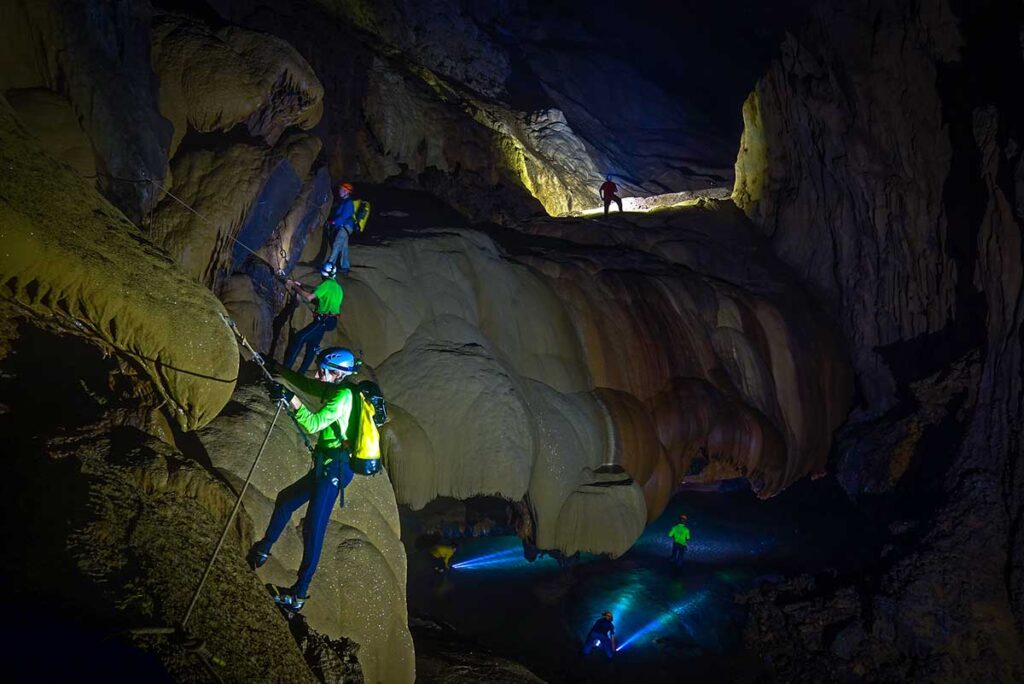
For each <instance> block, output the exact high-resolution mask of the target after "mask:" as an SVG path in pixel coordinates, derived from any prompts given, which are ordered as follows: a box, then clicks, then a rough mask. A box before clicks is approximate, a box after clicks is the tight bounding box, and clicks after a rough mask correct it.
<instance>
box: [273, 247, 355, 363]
mask: <svg viewBox="0 0 1024 684" xmlns="http://www.w3.org/2000/svg"><path fill="white" fill-rule="evenodd" d="M320 275H321V276H322V277H323V282H321V283H320V284H319V285H317V286H316V289H315V290H313V291H312V292H307V291H306V290H304V289H302V283H300V282H299V281H297V280H288V281H286V282H285V287H287V288H289V289H291V290H294V291H295V293H296V294H297V295H298V296H299V297H302V298H303V299H305V300H306V301H307V302H310V303H312V304H313V305H314V306H316V313H315V314H314V315H313V322H312V323H310V324H309V325H307V326H306V327H305V328H303V329H302V330H300V331H299V332H297V333H295V336H294V337H292V341H291V344H289V345H288V351H287V352H286V353H285V355H284V365H285V366H287V367H288V368H289V369H291V367H292V366H293V365H294V364H295V358H296V357H297V356H298V355H299V349H301V348H302V347H303V346H305V347H306V353H305V355H304V356H303V357H302V365H301V366H299V374H300V375H305V374H306V371H307V370H309V365H310V364H311V363H312V362H313V358H314V357H315V356H316V353H317V352H318V351H319V350H320V342H321V341H322V340H323V339H324V334H325V333H327V332H330V331H331V330H334V329H335V328H337V327H338V315H339V314H340V313H341V300H342V298H343V297H344V296H345V293H344V292H343V291H342V289H341V285H339V284H338V281H337V280H335V279H334V276H335V270H334V264H324V267H323V268H322V269H320Z"/></svg>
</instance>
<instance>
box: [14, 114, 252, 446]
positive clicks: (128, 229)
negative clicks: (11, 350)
mask: <svg viewBox="0 0 1024 684" xmlns="http://www.w3.org/2000/svg"><path fill="white" fill-rule="evenodd" d="M0 136H2V138H3V141H4V145H3V149H0V160H2V168H0V196H2V197H3V204H2V205H0V213H2V222H0V240H2V241H3V244H4V250H3V253H0V281H2V282H3V296H4V298H5V299H6V300H7V301H9V302H12V303H14V304H16V305H18V306H20V307H22V308H24V309H25V310H26V311H29V312H31V313H32V315H33V316H36V317H39V318H42V319H45V320H47V321H52V322H53V323H55V324H57V325H60V326H62V327H64V328H66V329H67V330H69V331H70V332H72V333H74V334H77V335H80V336H83V337H85V338H86V339H88V340H89V341H90V342H91V343H93V344H96V345H98V346H99V347H101V348H103V349H106V350H108V351H109V352H112V353H115V354H117V355H118V356H119V357H121V358H124V359H125V360H126V361H127V362H129V363H130V364H131V365H132V366H133V367H134V368H136V369H137V371H138V372H139V373H140V374H142V375H144V376H145V377H146V378H148V380H149V381H150V382H151V383H152V390H153V392H154V394H155V396H158V397H159V398H161V399H162V400H163V401H164V402H165V403H166V404H167V407H168V414H169V415H170V416H171V417H172V419H173V420H174V421H175V422H176V423H177V424H178V425H179V426H180V427H181V428H182V429H185V430H193V429H195V428H197V427H201V426H202V425H205V424H206V423H208V422H209V421H210V420H212V419H213V417H214V416H216V415H217V413H218V412H219V411H220V409H221V408H222V407H223V406H224V404H225V403H226V402H227V400H228V397H230V396H231V392H232V391H233V390H234V387H235V379H236V377H237V374H238V354H237V351H236V347H235V343H234V341H233V340H232V339H231V335H230V333H229V331H227V330H226V329H225V328H224V326H223V324H222V323H221V322H220V315H221V314H222V313H223V311H224V308H223V306H222V305H221V304H220V302H219V301H217V299H216V298H215V297H214V296H213V295H211V294H210V292H209V291H208V290H206V289H205V288H203V287H201V286H199V285H197V284H195V283H194V282H192V281H191V280H190V279H189V278H187V277H186V276H185V275H184V274H182V273H181V271H180V270H179V269H178V268H177V267H176V265H175V264H174V263H173V262H172V261H171V260H170V259H168V258H167V255H166V254H164V253H162V252H160V251H159V250H158V249H156V248H155V247H154V246H153V245H152V244H150V243H148V242H147V241H146V240H145V238H144V237H143V236H142V234H141V233H140V231H139V230H138V229H137V228H136V227H135V226H133V225H132V224H131V223H129V222H128V221H127V220H126V219H125V218H124V216H123V215H121V214H120V212H118V211H117V209H115V208H114V207H112V206H111V205H110V204H108V203H107V202H105V201H103V200H102V198H100V197H99V196H97V194H96V192H95V191H94V190H93V189H91V188H90V187H89V185H88V183H87V182H86V181H84V180H82V179H80V178H77V177H76V176H75V175H74V174H71V173H67V172H64V173H54V163H53V161H52V160H51V159H50V158H49V157H47V156H46V154H45V152H43V151H42V150H41V149H40V148H39V147H38V146H36V145H34V144H33V143H32V142H31V141H30V140H29V137H30V136H29V133H28V132H27V131H26V130H25V129H24V128H23V127H22V125H21V124H20V123H19V121H18V120H17V119H16V118H15V115H14V112H13V111H12V110H11V108H10V107H9V106H8V105H7V102H6V100H3V99H0Z"/></svg>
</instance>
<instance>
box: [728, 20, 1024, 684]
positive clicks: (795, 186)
mask: <svg viewBox="0 0 1024 684" xmlns="http://www.w3.org/2000/svg"><path fill="white" fill-rule="evenodd" d="M1022 19H1024V16H1022V11H1021V6H1020V3H1015V2H998V1H994V0H993V1H988V2H978V3H966V2H958V1H955V0H934V1H929V2H872V1H867V2H857V3H853V4H850V3H833V2H824V3H821V6H820V7H819V10H818V13H817V14H816V15H815V17H814V19H813V20H812V21H811V22H810V24H809V25H808V27H807V28H806V29H805V30H804V31H802V32H799V33H796V34H795V35H793V36H791V37H790V38H788V39H787V41H786V43H785V44H784V46H783V52H782V55H781V57H780V58H779V60H778V61H777V62H776V63H775V64H774V66H773V67H772V68H771V69H770V70H769V71H768V73H767V74H766V75H765V76H764V78H763V79H762V80H761V81H760V82H759V83H758V85H757V88H756V90H755V91H754V93H752V94H751V96H750V98H749V100H748V101H747V104H746V105H745V107H744V118H745V120H746V129H745V132H744V137H743V143H742V147H741V151H740V155H739V159H738V161H737V166H736V172H737V183H736V190H735V193H734V198H735V200H736V202H737V204H739V205H740V206H742V207H743V209H744V210H745V211H746V212H747V214H748V215H749V216H750V217H751V218H752V219H753V221H754V223H755V224H756V225H757V226H758V228H759V230H760V231H761V232H762V233H763V234H764V235H765V236H766V238H767V239H768V240H769V241H770V244H771V246H772V249H773V250H774V251H775V252H776V253H777V254H778V255H779V257H780V258H781V259H782V260H783V261H785V262H786V263H787V264H789V265H790V266H792V267H793V268H794V270H795V271H796V272H797V273H798V274H799V276H800V277H801V279H802V280H803V281H804V282H805V283H807V285H808V287H809V288H810V289H811V290H812V291H813V292H814V293H815V295H816V296H817V297H818V298H819V300H820V301H821V302H823V303H824V305H825V307H826V309H827V311H828V312H829V313H830V315H831V316H832V317H833V318H834V319H835V320H836V321H837V322H838V323H839V324H840V326H841V327H842V330H843V333H844V337H845V339H846V345H847V347H848V348H849V350H850V354H851V360H852V363H853V367H854V369H855V372H856V377H857V388H858V397H857V404H856V408H855V411H854V414H853V415H852V418H851V421H850V423H849V424H848V425H847V426H846V427H845V428H844V429H843V431H842V432H841V433H840V435H839V437H838V440H837V446H836V459H835V464H834V467H835V470H836V475H837V477H838V478H839V480H840V482H842V483H843V485H844V486H845V487H846V489H847V491H848V492H849V493H850V494H851V496H854V497H855V498H857V499H858V500H860V501H861V502H862V503H863V504H864V505H865V506H866V507H868V508H869V509H873V510H876V511H881V513H879V515H880V520H881V521H882V523H883V524H888V526H889V527H888V533H887V534H885V535H883V537H884V543H883V545H881V546H882V548H883V549H884V550H883V552H882V555H881V557H880V558H879V560H878V562H877V569H876V570H875V571H874V574H875V576H874V577H872V578H871V579H870V581H869V583H868V585H867V586H864V585H861V586H859V587H857V588H856V589H855V591H853V594H852V595H855V596H859V602H860V606H862V607H860V608H856V609H854V610H850V611H846V614H845V617H840V616H841V615H843V614H844V610H845V609H843V608H842V605H843V602H844V601H845V600H846V599H841V598H840V596H839V595H837V596H836V597H835V598H834V599H827V600H824V599H820V598H815V599H808V600H807V601H805V602H804V603H803V604H801V607H800V608H797V609H794V608H793V607H792V606H791V607H790V608H787V610H790V614H791V615H792V614H796V613H799V614H800V615H801V616H802V617H801V618H799V619H796V620H791V621H790V622H789V623H788V625H789V629H792V628H794V626H795V624H802V622H801V621H802V620H805V619H810V618H808V617H807V616H808V615H809V613H808V612H804V611H814V610H821V609H822V606H825V608H824V610H825V612H826V614H827V612H828V610H829V609H830V608H829V607H830V606H831V608H834V609H835V610H836V612H835V620H836V623H835V624H836V625H838V626H845V627H846V628H845V629H842V630H840V629H839V628H838V627H837V631H836V632H835V634H839V635H840V636H841V638H840V637H835V638H834V640H832V644H833V647H832V651H831V652H829V651H828V650H827V648H828V643H829V641H830V640H829V639H826V640H825V642H826V643H825V647H824V648H825V649H826V650H824V651H822V650H815V651H813V652H812V654H806V653H805V654H804V655H799V656H796V657H794V658H792V659H791V660H786V656H782V655H780V654H778V653H777V654H776V655H777V656H778V662H787V663H788V664H787V665H786V667H791V668H792V669H790V670H788V673H789V675H788V676H796V677H805V676H812V677H821V676H834V675H826V674H825V673H826V672H832V673H834V672H836V671H839V670H842V671H847V670H848V669H852V670H853V671H856V672H859V673H860V674H862V675H864V674H865V673H867V675H866V676H869V677H871V678H874V679H884V678H888V677H893V676H900V677H904V678H912V679H918V680H920V679H957V680H971V681H983V680H984V681H1012V680H1017V679H1020V677H1021V676H1022V673H1024V670H1022V663H1024V659H1022V647H1021V624H1022V623H1021V619H1022V616H1024V592H1022V589H1021V588H1022V587H1024V544H1022V538H1024V537H1022V534H1021V531H1022V527H1021V525H1022V511H1024V479H1022V477H1021V469H1020V467H1019V465H1018V464H1019V461H1020V440H1019V434H1020V428H1021V425H1020V423H1021V415H1022V413H1021V405H1022V404H1021V399H1022V387H1021V345H1020V330H1021V328H1020V326H1021V312H1020V306H1019V302H1020V296H1021V282H1022V281H1021V276H1022V270H1021V241H1020V231H1021V226H1022V225H1024V204H1022V202H1024V199H1022V198H1024V185H1022V179H1024V157H1022V154H1021V149H1022V148H1021V142H1020V141H1021V136H1022V134H1024V131H1022V130H1021V122H1022V121H1024V119H1022V114H1024V109H1022V100H1021V96H1020V90H1019V88H1017V87H1016V86H1015V85H1014V84H1016V83H1019V82H1020V79H1021V77H1022V75H1024V71H1022V68H1024V61H1022V54H1021V53H1022V51H1021V44H1020V31H1021V27H1022ZM847 598H849V597H847ZM783 603H784V599H780V598H779V597H775V599H774V600H773V601H769V602H768V605H769V606H770V608H768V607H766V606H765V605H761V607H762V608H764V609H765V613H764V615H770V616H771V617H770V618H766V620H765V622H764V623H762V624H761V625H760V626H759V631H758V632H757V636H756V637H755V638H758V639H759V638H761V637H764V638H765V639H768V638H769V637H768V634H769V633H770V632H776V633H777V632H780V631H784V630H785V629H786V628H783V627H782V625H783V624H786V622H785V619H782V618H781V617H780V616H781V613H772V612H771V611H772V610H778V609H779V607H780V605H781V604H783ZM847 605H849V604H847ZM812 606H814V607H813V608H812ZM814 619H815V620H820V613H819V617H818V618H814ZM939 624H942V625H944V627H943V629H942V630H939V629H938V628H937V625H939ZM780 641H781V642H785V641H786V639H781V640H780ZM772 648H773V649H777V650H779V651H783V652H785V651H787V649H788V647H779V646H778V645H776V646H773V647H772ZM837 653H840V654H841V655H840V656H839V657H838V658H831V661H830V656H835V654H837ZM800 668H806V669H804V670H801V669H800ZM811 673H814V674H811Z"/></svg>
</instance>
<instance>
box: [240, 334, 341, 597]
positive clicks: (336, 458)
mask: <svg viewBox="0 0 1024 684" xmlns="http://www.w3.org/2000/svg"><path fill="white" fill-rule="evenodd" d="M356 365H357V363H356V358H355V356H354V355H353V354H352V352H351V351H349V350H348V349H342V348H334V349H327V350H325V351H324V352H323V354H322V355H321V356H320V361H319V367H318V368H317V372H316V377H315V379H312V378H306V377H303V376H301V375H299V374H298V373H294V372H292V371H291V370H289V369H287V368H282V367H280V366H279V367H277V370H278V372H279V373H280V375H281V377H283V378H284V379H285V381H287V382H288V383H289V384H291V385H292V386H293V387H296V388H297V389H300V390H302V391H304V392H307V393H309V394H314V395H319V396H320V398H321V400H322V401H323V406H322V408H321V409H320V410H319V411H316V412H315V413H314V412H313V411H310V410H309V409H308V408H306V406H305V405H303V403H302V401H301V400H299V398H298V397H297V396H295V395H294V394H292V393H291V392H289V391H287V390H286V389H284V388H283V387H280V386H278V387H279V393H281V394H283V398H284V399H285V400H286V401H288V403H289V404H290V406H291V408H292V409H294V411H295V420H296V422H298V424H299V425H301V426H302V428H303V429H304V430H306V431H307V432H309V433H310V434H313V435H317V443H316V448H315V449H314V451H313V467H312V469H311V470H310V471H309V472H308V473H306V474H305V475H303V476H302V477H301V478H300V479H299V480H298V481H297V482H294V483H292V484H290V485H288V486H287V487H285V488H284V489H282V490H281V492H280V493H279V494H278V495H277V500H276V502H275V503H274V512H273V514H272V515H271V516H270V522H269V523H268V525H267V530H266V532H264V533H263V538H262V539H260V540H259V541H258V542H256V543H255V544H254V545H253V547H252V548H251V549H250V550H249V555H248V557H247V560H248V561H249V565H250V566H251V567H252V568H253V569H256V568H258V567H260V566H262V565H263V564H264V563H266V562H267V558H268V557H269V556H270V550H271V548H272V547H273V546H274V542H276V541H277V540H278V537H280V536H281V533H282V532H283V531H284V528H285V526H286V525H287V524H288V522H289V521H290V520H291V517H292V514H293V513H295V511H296V510H298V509H299V507H300V506H302V505H303V504H305V503H308V504H309V507H308V508H307V509H306V517H305V520H304V521H303V526H302V544H303V545H302V563H301V564H300V565H299V572H298V577H297V578H296V580H295V584H294V585H292V587H291V588H290V589H287V590H284V591H280V592H279V593H278V595H277V596H275V597H274V600H275V601H276V602H277V603H278V604H280V605H281V606H283V607H285V608H287V609H289V610H292V611H298V610H301V609H302V606H303V605H304V604H305V602H306V599H307V598H309V584H310V582H311V581H312V579H313V574H314V573H315V572H316V566H317V564H318V563H319V561H320V551H321V548H322V547H323V543H324V533H325V532H326V530H327V522H328V520H330V517H331V509H332V508H333V507H334V502H335V501H337V500H338V499H339V497H340V499H341V503H340V505H341V506H344V505H345V487H346V485H348V483H349V482H351V481H352V469H351V467H350V465H349V456H350V454H349V450H348V448H347V445H348V442H347V435H348V434H349V432H350V429H351V427H352V426H350V424H349V423H350V421H351V418H352V416H353V411H352V404H353V393H352V390H351V389H350V388H349V387H348V386H346V385H343V384H342V382H343V381H344V380H345V378H346V377H348V376H349V375H351V374H352V373H354V372H355V370H356Z"/></svg>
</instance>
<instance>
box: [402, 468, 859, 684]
mask: <svg viewBox="0 0 1024 684" xmlns="http://www.w3.org/2000/svg"><path fill="white" fill-rule="evenodd" d="M681 512H685V513H686V514H687V515H688V516H689V521H688V524H689V526H690V529H691V531H692V533H693V538H692V541H691V543H690V547H689V549H688V552H687V558H686V563H685V565H684V567H683V568H681V569H676V568H673V567H672V566H671V565H670V563H669V561H668V556H669V551H670V541H669V539H668V538H667V536H666V534H667V531H668V528H669V527H670V526H671V525H672V524H674V523H675V521H676V519H677V518H678V515H679V514H680V513H681ZM406 527H407V525H406V524H405V520H403V530H405V529H406ZM409 536H410V537H411V536H412V534H410V535H409ZM867 538H868V535H866V533H865V528H864V525H863V522H862V521H861V520H860V519H859V518H858V517H857V516H856V514H855V513H854V511H853V509H852V507H850V506H849V504H848V503H847V502H846V501H845V498H844V497H843V495H842V493H841V492H840V491H839V490H838V487H836V486H835V484H834V483H833V482H831V481H829V480H822V481H818V482H803V483H799V484H798V485H796V486H794V487H793V488H791V489H790V490H787V491H786V492H784V493H783V494H781V495H780V496H778V497H776V498H774V499H770V500H768V501H759V500H757V499H756V498H755V497H754V496H753V495H752V494H751V493H750V492H749V491H747V490H743V489H737V490H736V491H731V492H722V491H718V492H706V491H704V492H699V491H690V492H683V493H680V494H678V495H677V496H676V497H675V499H674V500H673V501H672V503H671V505H670V506H669V508H668V509H667V511H666V512H665V514H664V515H663V516H662V517H661V518H660V519H658V520H657V521H655V522H653V523H651V524H650V525H649V526H648V527H647V530H646V531H645V532H644V534H643V536H642V537H641V538H640V539H639V540H638V541H637V543H636V544H635V545H634V546H633V548H632V549H630V551H629V552H627V553H626V554H624V555H623V556H622V557H620V558H618V559H614V560H611V559H608V558H602V557H596V556H589V555H584V556H583V557H582V558H581V559H580V562H579V563H578V564H576V565H575V566H574V567H571V568H560V567H559V566H558V564H557V563H556V561H555V560H553V559H551V558H550V557H542V558H540V559H538V560H536V561H535V562H533V563H530V562H527V561H526V560H525V559H523V557H522V553H521V548H522V547H521V544H520V542H519V540H518V538H516V537H513V536H497V537H486V538H476V539H464V540H462V541H461V543H460V547H459V550H458V553H457V555H456V557H455V559H454V561H453V563H454V564H455V566H456V567H455V568H454V569H453V571H452V572H450V573H449V574H448V575H446V576H444V577H442V576H440V575H438V574H437V573H435V572H434V571H433V569H432V559H431V558H430V557H429V555H428V554H427V553H426V552H424V551H422V550H420V551H416V550H415V544H414V543H413V540H412V539H405V542H406V546H407V550H408V552H409V611H410V615H412V616H417V617H422V618H427V619H431V620H436V621H438V622H441V623H445V624H447V625H450V626H451V627H452V628H454V630H455V632H456V633H457V634H458V635H460V636H461V637H464V638H468V639H471V640H472V641H473V642H475V643H477V644H479V645H481V646H483V647H484V648H487V649H489V650H491V651H492V652H494V653H495V654H497V655H500V656H504V657H507V658H510V659H512V660H515V661H517V662H519V663H521V664H523V665H525V666H527V667H528V668H530V669H531V670H532V671H533V672H534V673H536V674H537V675H538V676H539V677H541V678H543V679H545V680H546V681H549V682H587V681H593V682H617V681H623V682H624V681H645V682H668V681H674V682H678V681H690V680H693V681H697V680H700V681H705V682H708V681H710V682H746V681H753V680H755V679H757V678H758V676H759V674H760V672H761V668H760V666H759V663H758V660H757V658H756V657H755V656H753V655H752V654H750V653H749V652H748V651H747V650H746V649H745V648H744V647H743V643H742V630H743V625H744V620H745V614H744V609H743V606H742V605H741V604H740V603H738V601H737V596H738V595H740V594H742V593H744V592H746V591H748V590H749V589H751V588H753V587H755V586H757V585H758V584H759V583H762V582H772V581H776V580H778V579H780V578H781V577H782V576H784V575H786V574H792V573H798V572H817V571H821V570H824V569H826V568H830V567H842V568H844V569H846V570H849V569H850V568H851V567H855V566H856V564H857V559H858V557H862V556H863V554H860V553H858V552H859V551H860V550H861V549H863V548H864V545H865V543H866V542H867ZM460 564H461V565H460ZM603 610H611V611H612V612H613V613H614V615H615V627H616V635H617V637H618V641H619V651H618V652H617V653H616V656H615V658H614V659H613V661H612V662H606V661H605V659H604V656H603V655H600V654H598V653H597V652H595V653H592V654H591V655H590V656H589V657H587V658H583V657H582V656H581V655H580V647H581V643H582V639H583V637H584V636H585V634H586V632H587V630H588V629H589V627H590V625H591V624H592V623H593V622H594V620H596V619H597V617H598V616H599V615H600V613H601V611H603Z"/></svg>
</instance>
